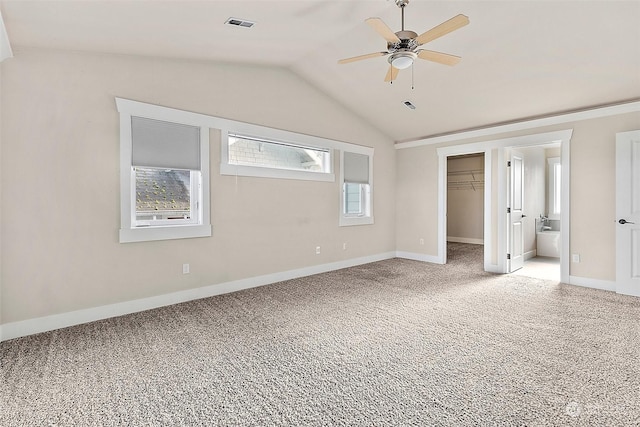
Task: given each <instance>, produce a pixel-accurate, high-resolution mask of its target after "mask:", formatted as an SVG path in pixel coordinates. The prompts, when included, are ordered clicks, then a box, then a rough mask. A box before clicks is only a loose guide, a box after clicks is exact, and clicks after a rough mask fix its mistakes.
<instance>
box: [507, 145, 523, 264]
mask: <svg viewBox="0 0 640 427" xmlns="http://www.w3.org/2000/svg"><path fill="white" fill-rule="evenodd" d="M509 165H510V166H509V170H510V174H509V206H508V209H507V218H508V224H509V230H508V235H509V236H508V239H509V252H508V259H507V266H508V270H509V273H511V272H513V271H516V270H518V269H520V268H522V267H523V266H524V227H523V224H522V218H524V217H525V215H524V213H523V212H522V209H523V206H524V161H523V156H522V154H521V153H519V152H517V151H511V160H510V163H509Z"/></svg>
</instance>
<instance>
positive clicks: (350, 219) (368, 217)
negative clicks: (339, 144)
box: [339, 145, 374, 227]
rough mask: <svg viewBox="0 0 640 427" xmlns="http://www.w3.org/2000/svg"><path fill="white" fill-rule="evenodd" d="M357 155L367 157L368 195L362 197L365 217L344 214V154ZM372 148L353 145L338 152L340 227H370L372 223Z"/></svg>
mask: <svg viewBox="0 0 640 427" xmlns="http://www.w3.org/2000/svg"><path fill="white" fill-rule="evenodd" d="M345 151H348V152H350V153H358V154H364V155H366V156H369V186H368V189H367V190H366V191H367V193H368V194H365V195H364V199H365V202H367V203H368V206H365V207H364V210H365V212H366V213H365V215H360V216H356V215H352V214H345V213H344V211H345V206H344V203H345V195H344V152H345ZM373 152H374V150H373V148H371V147H363V146H360V145H354V146H351V147H348V148H345V149H343V150H340V217H339V218H340V220H339V226H340V227H349V226H353V225H370V224H373V223H374V219H373Z"/></svg>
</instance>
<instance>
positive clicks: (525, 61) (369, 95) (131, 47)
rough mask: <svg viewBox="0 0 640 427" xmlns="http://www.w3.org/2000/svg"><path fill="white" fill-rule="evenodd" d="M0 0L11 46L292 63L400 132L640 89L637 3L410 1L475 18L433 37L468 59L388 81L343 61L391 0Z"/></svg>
mask: <svg viewBox="0 0 640 427" xmlns="http://www.w3.org/2000/svg"><path fill="white" fill-rule="evenodd" d="M0 10H1V12H2V15H3V18H4V21H5V25H6V28H7V32H8V35H9V39H10V42H11V44H12V45H13V46H14V47H20V46H30V47H41V48H54V49H70V50H75V51H89V52H105V53H121V54H134V55H145V56H160V57H168V58H190V59H198V60H205V61H221V62H238V63H243V64H260V65H269V66H278V67H286V68H289V69H291V70H292V71H293V72H295V73H297V74H299V75H300V76H301V77H302V78H303V79H305V80H306V81H308V82H309V83H310V84H312V85H314V86H316V87H318V88H319V89H321V90H322V91H324V92H325V93H326V94H328V95H329V96H330V97H333V98H334V99H336V100H337V101H338V102H340V103H341V104H343V105H345V106H346V107H348V108H349V109H351V110H353V111H354V112H355V113H356V114H358V115H359V116H361V117H362V118H363V119H365V120H366V121H367V122H369V123H370V124H371V125H372V126H374V127H375V128H377V129H379V130H380V131H382V132H383V133H385V134H386V135H388V136H389V137H390V138H391V139H393V140H394V141H409V140H414V139H419V138H423V137H427V136H432V135H438V134H444V133H451V132H456V131H460V130H466V129H473V128H478V127H484V126H489V125H494V124H499V123H506V122H511V121H518V120H522V119H527V118H533V117H540V116H545V115H550V114H555V113H560V112H566V111H573V110H579V109H584V108H589V107H594V106H599V105H606V104H612V103H618V102H625V101H630V100H638V99H640V25H639V24H638V22H640V1H638V0H628V1H611V0H604V1H579V0H571V1H546V0H537V1H519V0H508V1H506V0H505V1H492V0H475V1H455V0H448V1H438V0H410V2H409V4H408V6H407V7H406V9H405V27H406V29H408V30H413V31H415V32H416V33H418V34H420V33H422V32H424V31H426V30H428V29H430V28H432V27H434V26H436V25H438V24H440V23H441V22H443V21H446V20H447V19H449V18H451V17H453V16H455V15H458V14H464V15H466V16H468V17H469V19H470V24H469V25H467V26H465V27H463V28H461V29H459V30H457V31H454V32H452V33H450V34H447V35H446V36H444V37H441V38H438V39H437V40H434V41H432V42H430V43H428V45H425V48H428V49H431V50H436V51H441V52H447V53H451V54H454V55H459V56H461V57H462V61H461V62H460V63H459V64H457V65H456V66H453V67H451V66H447V65H441V64H437V63H433V62H428V61H423V60H417V61H416V63H415V65H414V66H413V70H412V69H411V68H409V69H407V70H403V71H402V72H400V74H399V76H398V78H397V80H395V81H394V82H393V84H389V83H385V82H384V81H383V80H384V77H385V74H386V73H387V71H388V69H389V63H388V62H387V60H386V58H385V57H377V58H372V59H367V60H364V61H359V62H354V63H350V64H342V65H339V64H338V63H337V61H338V60H339V59H341V58H347V57H352V56H356V55H360V54H366V53H372V52H380V51H383V50H386V41H385V40H384V39H383V38H382V37H381V36H380V35H379V34H377V33H376V32H375V31H373V30H372V28H371V27H370V26H368V25H367V24H365V22H364V20H365V19H366V18H369V17H380V18H382V19H383V20H384V21H385V22H386V23H387V24H388V25H389V27H391V28H392V29H393V31H399V30H400V26H401V19H400V17H401V12H400V9H399V8H398V7H397V6H396V4H395V1H394V0H361V1H359V0H335V1H330V0H253V1H250V0H230V1H225V0H209V1H182V0H173V1H139V0H138V1H131V0H121V1H88V0H87V1H69V0H67V1H60V0H48V1H31V0H2V1H0ZM230 17H234V18H240V19H246V20H250V21H255V22H256V24H255V25H254V26H253V27H252V28H245V27H237V26H229V25H225V24H224V23H225V21H226V20H227V19H228V18H230ZM412 81H413V82H412ZM412 83H413V88H412ZM406 100H409V101H411V102H412V103H413V104H414V105H415V106H416V109H415V110H409V109H407V108H406V106H405V105H404V104H403V102H404V101H406Z"/></svg>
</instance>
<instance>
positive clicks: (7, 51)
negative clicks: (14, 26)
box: [0, 12, 13, 62]
mask: <svg viewBox="0 0 640 427" xmlns="http://www.w3.org/2000/svg"><path fill="white" fill-rule="evenodd" d="M12 56H13V51H12V50H11V44H10V43H9V35H8V34H7V28H6V27H5V25H4V20H3V19H2V12H0V62H2V61H4V60H5V59H7V58H11V57H12Z"/></svg>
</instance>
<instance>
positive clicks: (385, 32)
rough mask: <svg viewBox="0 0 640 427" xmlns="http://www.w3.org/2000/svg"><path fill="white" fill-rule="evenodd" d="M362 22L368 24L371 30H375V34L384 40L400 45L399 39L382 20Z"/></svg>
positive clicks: (375, 19) (374, 19) (373, 19)
mask: <svg viewBox="0 0 640 427" xmlns="http://www.w3.org/2000/svg"><path fill="white" fill-rule="evenodd" d="M364 22H366V23H367V24H369V25H370V26H371V28H373V29H374V30H376V32H377V33H378V34H380V35H381V36H382V37H384V39H385V40H386V41H388V42H389V43H400V39H399V38H398V36H396V33H394V32H393V30H391V28H389V26H388V25H387V24H385V23H384V21H383V20H382V19H380V18H369V19H366V20H365V21H364Z"/></svg>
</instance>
